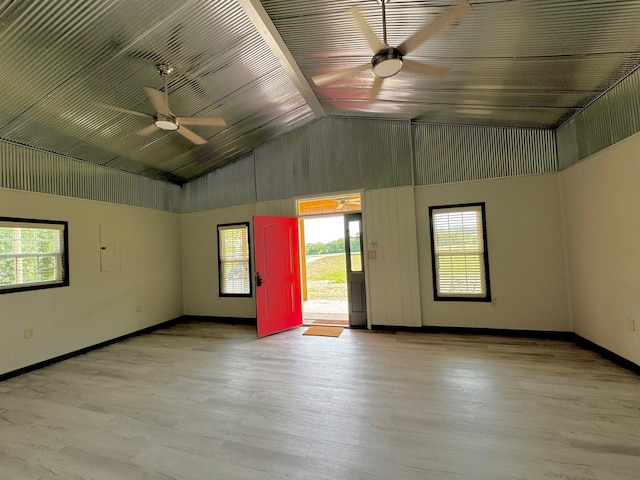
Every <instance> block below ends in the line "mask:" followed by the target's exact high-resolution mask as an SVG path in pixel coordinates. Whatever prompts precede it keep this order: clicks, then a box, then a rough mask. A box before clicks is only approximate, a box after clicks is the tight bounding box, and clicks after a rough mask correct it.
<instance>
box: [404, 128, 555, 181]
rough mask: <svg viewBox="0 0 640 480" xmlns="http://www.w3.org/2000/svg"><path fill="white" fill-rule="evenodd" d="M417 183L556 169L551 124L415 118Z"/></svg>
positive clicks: (529, 173) (477, 178)
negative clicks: (535, 125) (492, 124)
mask: <svg viewBox="0 0 640 480" xmlns="http://www.w3.org/2000/svg"><path fill="white" fill-rule="evenodd" d="M413 150H414V158H415V184H416V185H433V184H439V183H452V182H464V181H469V180H480V179H484V178H498V177H509V176H516V175H532V174H539V173H548V172H555V171H556V168H557V158H556V147H555V135H554V132H553V131H552V130H538V129H521V128H494V127H472V126H455V125H431V124H420V123H416V124H413Z"/></svg>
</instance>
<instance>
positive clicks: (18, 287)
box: [0, 217, 70, 295]
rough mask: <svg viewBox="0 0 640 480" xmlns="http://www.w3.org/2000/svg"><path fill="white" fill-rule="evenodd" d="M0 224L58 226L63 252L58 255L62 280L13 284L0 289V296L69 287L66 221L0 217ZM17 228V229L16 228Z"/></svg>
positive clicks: (67, 225)
mask: <svg viewBox="0 0 640 480" xmlns="http://www.w3.org/2000/svg"><path fill="white" fill-rule="evenodd" d="M0 222H8V223H17V224H20V223H23V224H41V225H58V226H62V227H63V228H62V242H63V246H62V248H63V250H62V253H61V254H60V262H61V263H62V268H61V271H62V279H61V280H60V281H56V282H54V283H52V282H47V283H44V282H43V283H32V284H13V285H14V286H11V285H8V286H3V287H1V288H0V295H4V294H8V293H18V292H28V291H32V290H45V289H49V288H61V287H68V286H69V285H70V278H69V222H67V221H66V220H41V219H35V218H17V217H0ZM16 228H19V227H16Z"/></svg>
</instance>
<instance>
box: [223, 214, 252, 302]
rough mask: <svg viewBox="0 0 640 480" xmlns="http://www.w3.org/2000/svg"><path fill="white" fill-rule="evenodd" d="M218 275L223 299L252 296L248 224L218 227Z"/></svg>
mask: <svg viewBox="0 0 640 480" xmlns="http://www.w3.org/2000/svg"><path fill="white" fill-rule="evenodd" d="M218 273H219V282H218V284H219V293H220V296H221V297H229V296H237V297H250V296H251V263H250V258H249V224H248V223H236V224H231V225H218Z"/></svg>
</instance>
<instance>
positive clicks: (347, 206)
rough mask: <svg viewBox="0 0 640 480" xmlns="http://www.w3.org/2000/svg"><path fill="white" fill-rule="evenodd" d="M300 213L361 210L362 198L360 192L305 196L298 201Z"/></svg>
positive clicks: (302, 214)
mask: <svg viewBox="0 0 640 480" xmlns="http://www.w3.org/2000/svg"><path fill="white" fill-rule="evenodd" d="M297 206H298V215H299V216H301V217H303V216H306V215H327V214H330V213H347V212H359V211H361V210H362V200H361V198H360V194H359V193H349V194H344V195H337V196H333V197H322V198H305V199H304V200H298V201H297Z"/></svg>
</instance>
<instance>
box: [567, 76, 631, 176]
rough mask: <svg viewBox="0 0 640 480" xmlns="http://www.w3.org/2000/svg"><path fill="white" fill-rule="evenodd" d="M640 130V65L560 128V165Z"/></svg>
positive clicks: (571, 162)
mask: <svg viewBox="0 0 640 480" xmlns="http://www.w3.org/2000/svg"><path fill="white" fill-rule="evenodd" d="M637 132H640V69H636V70H634V71H633V72H632V73H631V74H629V75H628V76H627V77H625V78H624V79H622V80H621V81H620V82H618V83H617V84H616V85H614V86H613V87H612V88H611V89H610V90H608V91H607V92H605V93H604V94H603V95H602V96H601V97H600V98H598V99H597V100H596V101H595V102H593V103H592V104H591V105H589V106H588V107H587V108H585V109H584V110H582V111H581V112H580V113H578V114H577V115H576V116H574V117H573V118H572V119H571V120H569V121H568V122H566V123H565V124H563V125H561V126H560V127H559V128H558V129H557V130H556V134H557V142H558V169H559V170H564V169H565V168H568V167H570V166H571V165H573V164H574V163H577V162H579V161H580V160H582V159H583V158H586V157H588V156H589V155H593V154H594V153H596V152H598V151H600V150H602V149H604V148H607V147H609V146H611V145H613V144H614V143H616V142H619V141H620V140H623V139H625V138H627V137H629V136H631V135H633V134H634V133H637Z"/></svg>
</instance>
